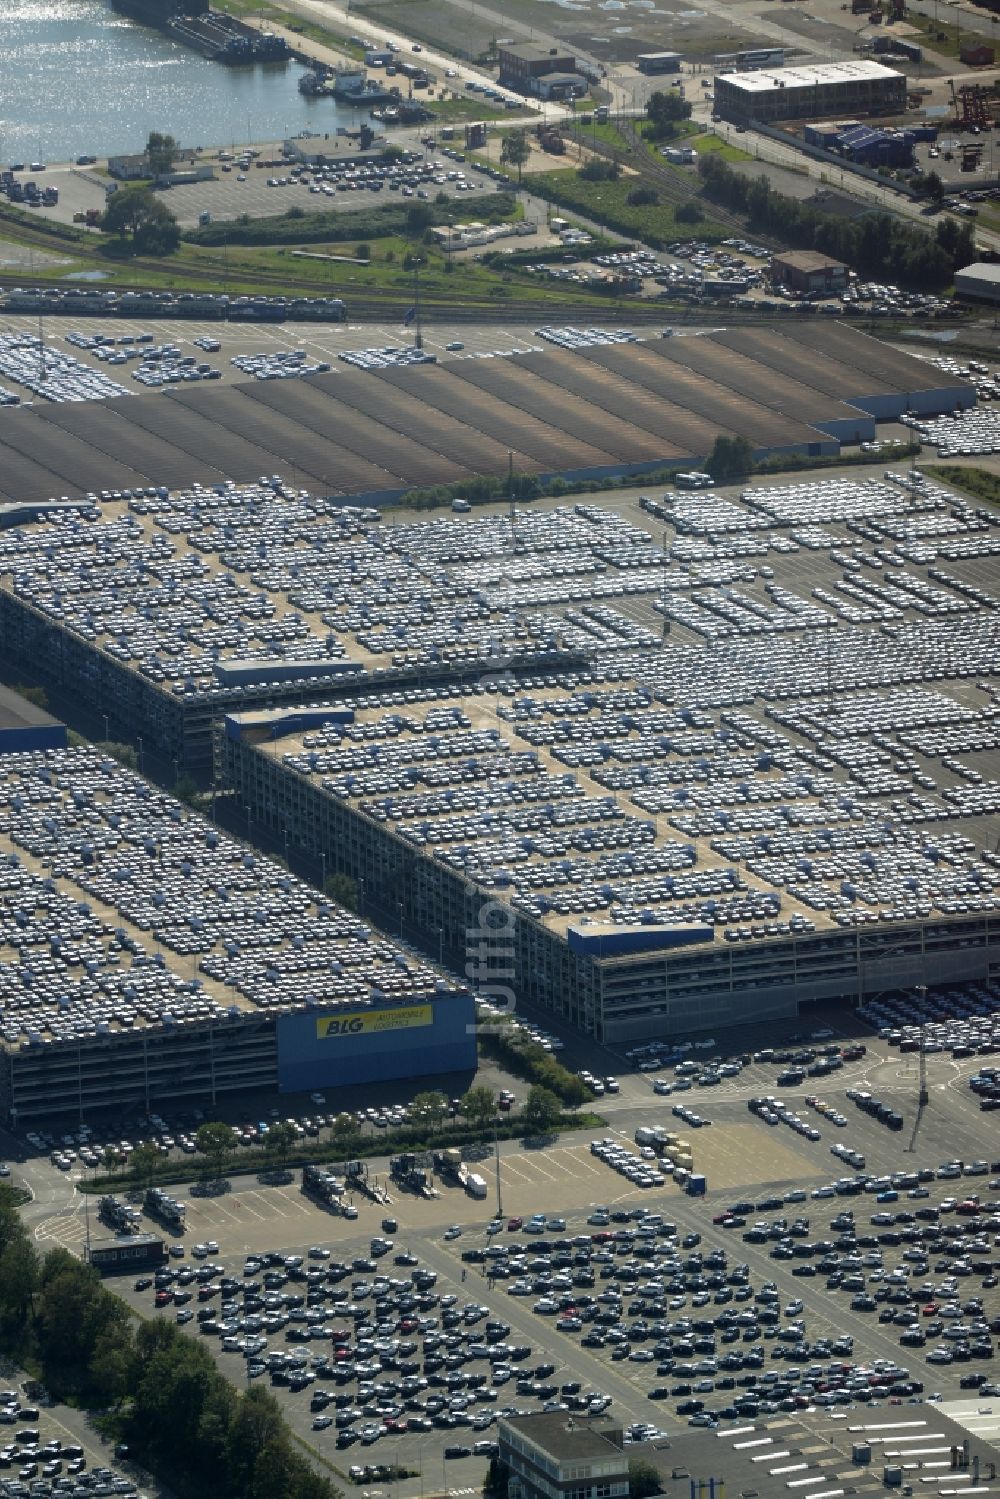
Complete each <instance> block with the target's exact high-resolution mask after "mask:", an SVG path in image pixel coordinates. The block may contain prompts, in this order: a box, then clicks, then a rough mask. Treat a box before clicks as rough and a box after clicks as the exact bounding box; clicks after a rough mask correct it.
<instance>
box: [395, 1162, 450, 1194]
mask: <svg viewBox="0 0 1000 1499" xmlns="http://www.w3.org/2000/svg"><path fill="white" fill-rule="evenodd" d="M389 1175H390V1176H391V1177H392V1179H393V1181H394V1182H395V1184H396V1186H397V1187H401V1188H402V1189H403V1190H404V1191H406V1192H415V1193H416V1194H417V1196H418V1197H427V1198H430V1197H436V1196H437V1195H438V1192H437V1188H436V1187H435V1186H434V1183H433V1182H432V1181H431V1160H430V1156H429V1155H427V1154H425V1153H424V1154H419V1155H417V1154H415V1153H414V1152H413V1151H410V1150H407V1151H404V1152H403V1153H402V1154H401V1155H394V1156H392V1158H391V1159H390V1161H389Z"/></svg>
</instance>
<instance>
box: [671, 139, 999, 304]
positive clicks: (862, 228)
mask: <svg viewBox="0 0 1000 1499" xmlns="http://www.w3.org/2000/svg"><path fill="white" fill-rule="evenodd" d="M698 170H699V172H700V174H701V180H702V186H703V191H704V193H705V196H706V197H708V198H710V199H712V200H713V201H714V202H716V203H722V204H724V205H725V207H727V208H730V209H735V210H736V211H737V212H738V213H743V214H746V216H747V223H748V226H749V227H750V228H751V229H754V230H756V231H757V232H758V233H761V234H767V235H770V236H771V237H772V238H774V239H777V240H780V241H781V242H782V243H783V244H787V245H794V246H796V247H799V248H804V249H810V250H820V251H822V252H823V254H826V255H831V256H833V257H834V258H835V259H837V260H842V261H844V262H845V263H846V264H847V265H849V266H851V267H852V268H853V269H854V270H855V271H857V273H858V275H859V276H863V277H866V278H876V279H878V280H879V281H885V280H892V281H896V282H898V283H899V284H900V285H902V286H907V287H913V288H915V289H919V290H929V289H932V288H940V287H943V286H947V285H948V284H949V282H950V281H951V280H952V278H953V276H954V274H955V271H956V270H958V269H959V267H960V266H963V265H968V264H969V262H970V261H972V260H975V258H976V252H975V245H974V241H973V234H972V228H971V226H970V225H969V224H959V223H958V222H957V221H956V220H955V219H953V218H950V217H949V218H944V219H942V220H941V221H940V223H939V224H938V225H937V226H936V228H935V229H934V231H933V232H930V231H929V230H927V229H924V228H923V227H922V226H921V225H919V224H910V223H907V222H906V221H905V220H903V219H899V218H896V217H894V215H892V214H889V213H866V214H863V215H862V216H861V217H860V218H857V219H846V218H840V217H838V216H837V215H835V214H829V213H823V212H822V211H821V210H820V209H818V208H815V207H813V206H812V204H810V203H807V202H802V201H801V200H800V199H798V198H790V197H786V196H785V194H784V193H778V192H775V191H774V190H773V188H772V187H771V185H770V183H769V182H768V179H767V178H766V177H763V176H761V177H752V178H751V177H745V176H742V175H741V174H740V173H739V172H734V171H733V169H732V167H731V166H729V164H728V163H727V162H725V161H723V160H722V157H721V155H720V154H719V152H717V151H712V152H706V153H705V154H704V155H702V156H701V157H700V159H699V162H698Z"/></svg>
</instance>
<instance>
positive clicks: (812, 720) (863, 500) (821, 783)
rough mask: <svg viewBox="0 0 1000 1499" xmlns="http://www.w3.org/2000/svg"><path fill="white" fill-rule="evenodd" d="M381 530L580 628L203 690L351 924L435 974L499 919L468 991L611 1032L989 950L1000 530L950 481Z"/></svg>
mask: <svg viewBox="0 0 1000 1499" xmlns="http://www.w3.org/2000/svg"><path fill="white" fill-rule="evenodd" d="M983 525H985V526H986V529H985V531H983V530H982V527H983ZM644 526H645V527H648V529H643V528H644ZM661 526H662V528H663V529H662V531H660V529H659V528H660V527H661ZM406 533H407V534H406V536H405V544H406V545H407V546H414V545H417V544H419V546H420V548H421V551H422V554H423V555H424V556H425V557H427V558H433V559H434V565H435V566H437V567H444V568H446V570H447V574H448V577H449V580H450V587H451V589H452V591H453V592H454V594H455V596H456V598H458V597H460V591H461V589H462V587H463V586H464V585H465V583H466V581H467V580H468V579H471V578H472V577H473V576H475V577H476V578H477V580H478V586H479V590H480V593H481V595H482V599H483V602H484V603H486V604H488V605H489V606H491V607H493V608H504V607H511V606H513V607H517V608H521V609H526V610H527V609H530V608H531V607H532V606H534V607H536V608H538V607H541V608H548V609H551V608H552V607H553V605H554V601H555V600H556V599H559V600H561V601H562V602H563V604H564V609H565V612H564V614H563V624H562V625H561V627H560V631H561V635H562V638H563V641H564V643H565V644H566V645H570V646H573V647H574V648H575V649H576V650H577V651H578V652H579V653H580V654H581V655H584V654H586V644H585V640H586V635H587V634H588V633H591V632H593V633H592V641H593V644H592V648H591V652H590V662H589V665H588V666H587V667H586V668H584V669H582V670H581V669H576V670H566V669H560V670H556V671H554V672H553V671H548V672H545V673H541V672H534V673H532V675H531V677H530V680H528V681H527V682H526V681H524V680H523V678H520V679H519V676H518V674H517V673H516V672H508V671H507V669H506V665H505V663H504V662H503V659H502V657H498V659H497V661H496V662H495V664H494V666H493V669H492V670H491V669H490V668H489V665H488V664H487V665H486V669H484V670H481V673H480V675H479V676H478V677H467V678H466V680H465V682H464V683H463V684H462V685H459V684H457V683H455V684H453V685H452V686H451V687H450V688H447V689H442V688H440V687H439V686H432V685H429V684H427V685H424V686H423V687H414V688H413V689H411V690H410V691H408V692H406V693H400V694H396V695H395V696H392V695H390V696H389V697H388V698H385V697H383V698H380V699H379V700H378V701H373V700H372V699H371V696H370V694H369V696H368V697H367V698H366V699H364V700H358V701H356V702H355V703H353V704H352V703H350V702H348V701H347V700H341V702H340V703H339V705H338V704H336V703H334V702H331V703H330V704H329V706H328V707H327V708H326V709H325V710H324V709H321V708H319V707H317V708H316V709H315V710H314V711H313V713H312V714H311V715H310V718H309V722H308V723H307V724H305V725H303V721H302V715H301V713H298V714H289V716H288V719H287V721H284V720H283V715H282V714H281V713H280V711H275V712H273V713H270V714H265V715H261V714H259V713H253V712H248V713H237V714H232V715H230V716H228V717H227V719H226V723H225V731H224V733H221V734H220V746H219V748H220V755H221V759H222V774H223V778H224V780H225V781H226V783H227V784H228V785H231V786H232V787H233V788H234V789H235V791H236V793H237V796H238V799H239V801H240V803H241V804H243V805H246V806H247V807H249V808H251V809H252V811H253V815H254V816H255V817H256V819H257V820H258V821H259V822H260V823H261V824H262V825H264V826H266V827H268V828H270V829H271V830H272V831H273V833H274V835H275V836H276V837H277V838H280V837H285V838H287V839H288V840H289V841H290V843H291V844H292V845H294V846H296V847H299V848H301V849H303V850H304V851H305V852H307V853H308V854H310V855H311V856H312V857H313V858H315V859H320V858H322V859H325V860H326V861H328V865H329V866H333V865H336V867H337V868H338V869H340V870H341V871H342V872H343V873H345V874H347V875H348V876H350V878H351V879H352V880H354V881H355V883H356V885H357V888H358V890H359V895H360V899H361V901H362V903H363V908H364V909H365V910H366V911H369V912H370V913H371V914H372V916H373V917H374V918H375V919H376V920H379V921H380V922H382V923H391V922H392V921H394V920H396V919H398V920H399V923H400V927H401V929H402V928H404V927H405V929H406V930H410V931H415V932H419V933H422V934H423V940H425V941H426V942H427V943H428V944H429V945H430V947H431V948H432V949H433V947H434V944H435V938H436V940H437V948H438V952H439V955H440V956H441V958H442V959H443V961H444V963H445V964H446V965H447V966H449V967H451V968H454V969H459V968H461V967H463V965H464V963H465V962H466V961H467V950H468V948H467V944H468V933H469V932H470V931H473V932H478V931H480V930H482V929H483V928H484V927H487V926H488V927H491V928H492V927H495V928H496V930H495V932H493V934H492V935H490V934H489V933H485V934H484V941H485V942H486V949H487V950H486V954H485V957H483V954H482V951H481V948H480V944H478V943H473V951H474V954H475V955H476V958H477V961H476V963H475V964H474V965H473V968H472V969H469V968H466V972H467V973H468V974H469V976H470V977H476V976H478V987H479V990H480V993H481V994H483V995H484V996H486V997H490V996H493V997H495V998H496V999H497V1000H498V1001H499V1002H502V1001H503V999H504V998H505V997H507V996H509V995H512V994H513V995H516V996H517V1000H518V1003H522V1002H524V1003H529V1004H533V1005H537V1006H539V1007H541V1008H544V1009H546V1010H547V1011H549V1012H550V1013H551V1014H552V1015H553V1016H555V1017H558V1018H559V1019H560V1020H562V1021H564V1022H566V1023H569V1024H571V1025H574V1026H576V1027H578V1028H580V1029H581V1030H583V1031H585V1032H587V1033H588V1034H591V1035H594V1036H595V1037H597V1038H598V1039H599V1040H602V1041H604V1042H606V1043H608V1044H612V1045H616V1044H620V1043H623V1042H628V1041H635V1040H643V1039H648V1038H652V1037H659V1036H665V1035H684V1034H687V1033H688V1032H689V1031H691V1030H694V1029H704V1028H705V1027H706V1026H712V1027H714V1026H725V1025H732V1024H735V1023H737V1022H739V1021H748V1022H749V1021H752V1022H761V1021H765V1020H767V1019H769V1018H776V1017H785V1016H791V1015H794V1014H795V1013H796V1012H797V1010H798V1009H799V1007H800V1006H802V1005H803V1004H809V1003H815V1002H825V1001H832V1000H842V999H844V998H860V997H861V996H862V995H863V994H865V993H871V992H877V991H880V990H884V989H887V988H892V987H896V986H898V985H914V984H931V985H933V984H948V983H952V982H960V981H964V980H975V979H983V980H985V979H987V978H988V977H989V976H990V975H991V974H993V973H995V972H996V965H997V964H998V962H1000V897H998V892H1000V858H998V856H997V855H996V853H995V852H994V850H993V842H994V839H993V836H992V835H991V831H990V828H991V819H992V817H993V815H994V814H995V812H996V810H998V809H1000V777H998V774H997V772H998V757H997V754H996V750H997V749H998V747H1000V739H998V737H997V731H996V708H995V706H994V700H993V698H992V696H991V695H990V692H989V690H988V686H989V684H988V682H987V683H984V682H983V681H982V678H983V674H985V675H986V677H987V678H989V677H992V676H995V673H996V651H995V610H996V608H997V607H998V605H1000V600H997V599H996V597H995V593H994V591H993V589H992V586H991V579H992V576H993V574H992V561H991V559H992V557H993V556H994V552H995V548H996V546H997V544H998V539H997V538H998V534H1000V532H998V528H997V526H996V525H995V524H989V523H987V522H985V520H984V518H983V516H982V514H981V512H978V511H976V509H975V507H974V506H973V505H972V504H971V503H970V502H967V501H963V500H961V499H960V498H959V497H958V496H957V495H954V494H952V493H951V492H949V491H946V490H941V489H939V488H936V487H934V486H927V485H924V484H923V483H921V482H916V483H915V484H914V485H912V486H911V485H910V484H909V483H908V478H907V475H906V473H905V471H904V472H901V473H900V475H899V476H898V482H897V480H886V481H881V482H878V483H876V482H874V481H869V482H867V483H864V484H853V483H852V482H850V481H846V480H833V481H826V482H823V481H816V482H814V483H808V482H806V483H803V484H799V485H787V486H778V487H774V488H770V487H767V486H765V487H763V488H761V487H754V488H752V489H750V490H748V491H746V492H745V494H744V496H743V497H742V501H741V502H739V503H737V502H735V501H732V500H729V499H726V500H722V499H719V498H717V497H715V496H713V495H712V494H711V492H708V493H705V492H702V493H696V494H690V495H683V496H681V495H676V496H668V497H666V499H665V500H664V501H662V502H661V501H657V500H654V499H653V498H652V497H649V499H648V503H647V504H646V505H645V506H642V505H633V504H624V503H623V505H622V507H619V508H615V509H609V508H608V507H607V506H606V505H601V506H597V505H592V504H586V503H582V504H580V505H577V506H575V507H561V508H559V507H557V508H555V509H551V508H549V509H547V510H545V511H543V512H538V513H535V512H532V513H531V516H530V517H528V516H525V517H524V518H522V517H519V516H515V517H514V520H513V523H511V521H510V519H509V518H507V517H504V516H501V515H493V516H490V517H484V518H482V519H479V520H477V519H467V518H463V519H462V520H459V521H456V520H451V519H448V520H441V521H438V522H430V523H428V525H427V526H426V527H425V528H418V527H407V528H406ZM921 537H926V538H928V539H929V538H931V537H938V538H940V539H939V540H938V541H936V542H934V543H931V544H930V545H928V544H927V543H924V542H922V541H921V539H920V538H921ZM869 549H874V551H875V552H876V553H877V554H878V555H877V557H874V556H873V552H872V550H869ZM801 553H806V554H808V555H807V559H806V558H805V557H802V558H801V560H800V554H801ZM890 554H891V555H892V558H894V559H895V560H894V562H893V561H890V562H889V563H887V562H886V561H884V560H881V559H883V558H886V557H889V555H890ZM764 557H766V558H767V563H766V564H764V563H762V561H761V559H762V558H764ZM571 558H572V559H574V560H573V561H571V560H570V559H571ZM588 558H589V559H591V560H597V559H600V560H602V561H603V562H604V563H605V568H604V570H603V571H602V572H600V573H598V574H597V575H594V574H593V573H592V572H591V570H590V567H591V562H590V561H588V560H587V559H588ZM862 558H867V559H868V561H867V562H865V561H863V560H861V559H862ZM612 559H613V560H612ZM741 559H742V560H741ZM887 567H888V572H887V574H886V576H885V577H883V573H886V568H887ZM772 580H773V581H772ZM622 597H626V598H627V600H628V603H627V607H628V611H629V613H628V615H627V616H626V615H625V614H624V613H623V612H622V606H616V603H615V601H616V600H617V599H619V598H622ZM972 681H975V682H976V683H977V687H976V689H975V691H973V689H972V688H971V685H970V684H971V682H972ZM969 693H971V697H970V698H969V700H968V701H965V695H966V694H969ZM950 750H955V751H962V750H964V751H966V752H967V754H964V755H963V761H962V763H960V764H957V765H956V764H955V763H953V762H952V759H951V757H950V753H949V752H950ZM968 756H971V758H968ZM942 757H943V758H942ZM967 758H968V763H967V764H966V763H965V761H966V759H967ZM928 772H929V773H928ZM942 861H944V862H942ZM484 911H489V912H490V913H492V915H491V918H490V920H489V921H488V922H487V921H484V916H483V912H484ZM491 956H492V958H493V959H495V962H496V968H497V972H496V973H495V974H494V973H492V972H491ZM481 958H482V962H480V961H479V960H480V959H481ZM494 979H496V982H494Z"/></svg>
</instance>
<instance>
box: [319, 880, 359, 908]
mask: <svg viewBox="0 0 1000 1499" xmlns="http://www.w3.org/2000/svg"><path fill="white" fill-rule="evenodd" d="M323 890H324V893H325V894H326V895H328V896H329V897H330V899H331V900H334V901H336V902H337V905H338V906H345V907H346V908H347V910H348V911H356V910H357V909H358V886H357V881H356V880H352V879H351V876H350V875H349V874H340V873H339V872H338V873H337V874H329V875H327V877H326V884H325V885H324V886H323Z"/></svg>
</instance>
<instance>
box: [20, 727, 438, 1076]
mask: <svg viewBox="0 0 1000 1499" xmlns="http://www.w3.org/2000/svg"><path fill="white" fill-rule="evenodd" d="M0 890H2V894H3V912H4V914H3V918H2V921H0V996H2V997H0V1015H2V1019H0V1036H2V1041H3V1044H4V1045H5V1046H6V1047H8V1048H13V1049H18V1048H24V1047H28V1048H30V1047H32V1046H39V1047H41V1046H47V1045H51V1044H52V1043H58V1042H63V1043H65V1042H73V1041H80V1040H90V1039H92V1038H94V1037H100V1036H102V1035H105V1036H110V1035H120V1034H122V1033H125V1032H127V1033H132V1032H134V1031H136V1030H143V1029H155V1030H158V1031H163V1030H165V1029H166V1030H176V1029H177V1028H178V1027H184V1026H186V1025H191V1024H192V1023H196V1022H204V1021H213V1020H214V1021H220V1022H221V1021H224V1020H225V1019H226V1018H227V1017H228V1018H232V1017H233V1016H234V1015H238V1014H240V1013H244V1014H245V1013H247V1012H253V1011H258V1012H262V1013H274V1012H276V1011H281V1012H287V1011H289V1010H294V1009H302V1008H304V1007H305V1006H307V1005H308V1004H309V1003H310V1002H318V1001H320V1000H321V1001H322V1004H323V1006H324V1008H327V1007H330V1006H333V1007H337V1006H348V1005H351V1006H354V1007H357V1006H359V1005H360V1006H362V1007H364V1006H367V1005H369V1004H371V1003H372V1002H373V1001H375V1000H378V1002H382V1001H383V1000H388V1001H390V1002H392V1001H403V1000H406V999H407V998H412V997H413V996H414V995H418V994H428V993H431V994H433V993H436V992H437V989H438V976H437V975H436V974H435V973H433V972H432V971H431V970H430V969H429V968H427V967H426V966H424V965H422V964H421V963H420V962H419V960H417V959H415V958H414V957H413V956H412V954H409V955H408V954H407V953H405V952H404V951H403V950H401V949H400V948H398V947H397V946H396V945H394V944H393V943H391V942H388V941H386V940H385V939H384V938H381V937H379V936H378V935H377V934H373V933H372V932H371V930H370V928H368V927H367V926H366V925H365V924H364V923H363V922H361V921H360V920H359V919H358V918H357V917H356V916H353V915H351V914H350V913H348V912H346V911H344V910H343V909H341V908H340V907H338V906H335V905H334V904H333V903H332V902H330V901H328V900H326V899H325V898H323V897H322V896H317V894H316V892H315V890H313V889H312V888H311V887H310V886H308V885H305V884H303V883H302V882H301V881H300V880H297V879H296V878H295V877H294V876H292V875H290V874H289V873H288V871H287V870H285V869H284V868H282V867H281V866H280V865H278V864H276V863H274V862H273V861H272V860H269V859H266V858H264V857H262V856H261V855H260V854H257V853H254V852H252V851H251V850H250V849H249V848H248V847H247V846H246V845H244V844H242V843H240V842H238V841H237V840H235V839H233V838H231V837H229V836H228V835H226V834H225V833H223V832H222V831H221V830H219V829H218V828H216V827H215V826H214V825H213V824H212V823H211V822H209V821H208V820H207V819H205V818H203V817H201V816H199V815H198V814H195V813H192V812H190V811H188V810H187V809H186V808H184V807H183V806H182V805H181V804H180V803H178V802H176V801H174V800H173V798H171V797H169V796H166V795H165V794H163V793H162V792H160V791H158V790H157V789H156V788H154V787H153V786H151V785H150V784H149V783H148V782H146V781H145V780H143V779H142V778H141V777H140V776H138V775H135V774H134V773H132V772H130V771H128V770H126V769H124V768H123V767H122V766H121V765H119V764H118V763H117V762H116V761H114V760H112V759H111V758H110V757H109V756H107V755H105V754H103V753H102V752H100V751H98V750H92V749H73V750H63V751H47V752H40V753H31V754H10V755H3V756H0Z"/></svg>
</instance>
